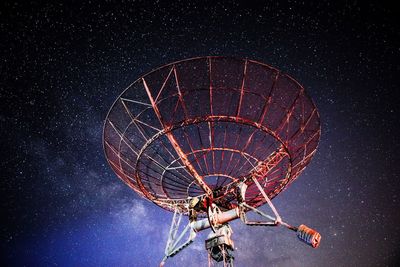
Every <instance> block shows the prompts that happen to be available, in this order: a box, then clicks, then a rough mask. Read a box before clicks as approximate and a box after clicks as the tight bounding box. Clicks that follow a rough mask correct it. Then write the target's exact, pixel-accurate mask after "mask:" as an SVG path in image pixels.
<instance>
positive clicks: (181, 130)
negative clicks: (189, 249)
mask: <svg viewBox="0 0 400 267" xmlns="http://www.w3.org/2000/svg"><path fill="white" fill-rule="evenodd" d="M320 132H321V130H320V120H319V114H318V111H317V109H316V107H315V105H314V103H313V102H312V100H311V99H310V98H309V97H308V95H307V94H306V92H305V90H304V88H303V87H302V86H301V85H300V84H299V83H298V82H297V81H295V80H294V79H293V78H291V77H290V76H288V75H287V74H283V73H281V72H280V71H278V70H277V69H275V68H273V67H271V66H268V65H266V64H263V63H260V62H256V61H253V60H248V59H236V58H229V57H199V58H192V59H187V60H182V61H178V62H174V63H171V64H167V65H164V66H162V67H160V68H158V69H156V70H153V71H151V72H149V73H147V74H146V75H144V76H142V77H140V78H139V79H138V80H136V81H135V82H134V83H133V84H131V85H130V86H129V87H128V88H127V89H126V90H125V91H123V93H122V94H121V95H120V96H119V97H118V98H117V100H116V101H115V103H114V104H113V106H112V107H111V109H110V111H109V113H108V115H107V118H106V121H105V125H104V149H105V154H106V157H107V160H108V162H109V163H110V166H111V167H112V169H113V170H114V171H115V173H116V174H117V175H118V177H119V178H120V179H122V180H123V181H124V182H125V183H126V184H127V185H129V186H130V187H131V188H132V189H133V190H135V191H136V192H137V193H138V194H139V195H141V196H142V197H144V198H147V199H148V200H150V201H152V202H154V203H155V204H157V205H159V206H160V207H162V208H164V209H166V210H169V211H173V212H174V218H173V223H172V226H171V232H170V235H169V238H168V242H167V248H166V251H165V257H164V260H163V262H164V261H165V260H166V259H167V258H169V257H172V256H174V255H175V254H176V253H177V252H179V251H180V250H181V249H183V248H184V247H186V246H187V245H188V244H190V243H191V242H192V241H193V238H194V236H195V233H196V232H198V231H200V230H203V229H207V228H212V230H213V232H212V234H210V237H209V238H208V239H207V240H206V248H207V250H208V251H209V254H210V257H211V258H212V259H213V262H219V261H221V262H224V264H225V266H229V264H233V255H231V254H232V252H233V242H231V243H230V242H229V240H230V227H229V225H228V222H229V221H231V220H234V219H237V218H241V219H242V221H244V222H245V223H246V224H248V225H254V224H256V225H259V224H261V225H284V226H286V227H288V228H289V229H292V230H294V231H296V232H297V235H298V237H299V238H300V239H301V240H303V241H305V242H306V243H308V244H310V245H312V246H313V247H316V246H318V244H319V241H320V235H319V234H318V233H317V232H315V231H314V230H312V229H310V228H308V227H306V226H304V225H301V226H300V227H293V226H290V225H288V224H287V223H284V222H283V221H282V220H281V218H280V216H279V214H278V213H277V211H276V209H275V208H274V206H273V204H272V202H271V199H273V198H274V197H275V196H276V195H278V194H279V193H280V192H282V190H284V189H285V188H286V187H287V186H288V185H289V184H290V183H291V182H293V181H294V180H295V179H296V178H297V177H298V176H299V175H300V173H301V172H302V171H303V170H304V168H305V167H306V166H307V164H308V163H309V162H310V160H311V159H312V157H313V155H314V154H315V151H316V148H317V145H318V142H319V138H320ZM265 203H267V204H268V205H269V206H270V207H271V209H272V212H273V213H274V215H275V216H269V215H267V214H265V212H262V211H260V210H259V209H258V208H259V207H260V206H262V205H263V204H265ZM249 211H253V212H256V213H257V214H259V215H260V216H262V217H265V218H267V219H268V220H269V221H266V222H250V221H248V220H247V218H246V212H249ZM182 215H189V223H188V226H187V227H186V228H185V231H188V232H190V234H189V238H188V241H186V242H184V243H183V244H179V242H180V239H182V237H183V235H184V233H182V235H181V236H180V238H177V237H176V232H177V231H178V227H179V223H180V218H181V217H182ZM177 218H179V222H178V219H177ZM203 218H204V219H203ZM221 236H223V237H224V238H225V239H224V240H225V241H224V240H222V239H221ZM227 240H228V241H227ZM230 241H231V240H230Z"/></svg>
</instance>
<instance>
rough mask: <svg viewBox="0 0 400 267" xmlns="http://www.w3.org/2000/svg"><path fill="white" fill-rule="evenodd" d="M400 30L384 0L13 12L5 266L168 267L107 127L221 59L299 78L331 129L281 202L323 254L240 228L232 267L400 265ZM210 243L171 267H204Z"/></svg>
mask: <svg viewBox="0 0 400 267" xmlns="http://www.w3.org/2000/svg"><path fill="white" fill-rule="evenodd" d="M168 2H169V3H168ZM304 2H306V3H304ZM398 18H399V10H398V9H396V8H395V6H394V5H389V4H384V3H383V2H382V1H378V2H376V3H374V4H372V3H365V1H343V2H340V3H339V2H337V1H334V2H333V1H332V3H329V2H326V1H315V2H314V3H310V2H309V1H289V2H281V1H264V2H261V1H260V3H259V4H258V5H250V3H247V4H233V3H229V2H228V1H226V2H220V3H218V4H217V3H215V4H205V3H204V2H201V1H198V2H194V1H193V2H192V1H176V2H172V1H157V2H154V3H151V2H150V1H135V2H133V3H119V4H116V3H111V2H104V3H101V4H98V2H96V1H93V2H92V3H90V2H87V3H85V4H81V3H80V1H77V2H76V3H75V4H62V3H60V2H59V3H56V2H54V1H51V2H50V1H49V3H31V4H27V3H23V2H15V3H14V2H8V1H2V2H1V4H0V33H1V35H0V36H1V37H0V53H1V57H0V60H1V65H0V73H1V79H0V85H1V86H0V90H1V91H0V97H1V106H0V110H1V113H0V131H1V147H0V148H1V149H0V151H1V161H0V165H1V180H0V183H1V185H0V195H1V218H2V219H1V247H0V251H1V257H2V262H4V264H2V265H3V266H157V264H158V263H159V262H160V260H161V259H162V257H163V252H164V247H165V243H166V238H167V232H168V229H169V224H170V220H171V217H172V214H171V213H169V212H167V211H164V210H162V209H160V208H159V207H157V206H156V205H154V204H152V203H150V202H148V201H146V200H144V199H140V198H139V197H138V195H137V194H135V193H134V192H133V191H132V190H130V189H129V188H128V186H126V185H125V184H123V183H122V182H121V181H120V180H119V179H118V178H117V177H116V175H115V174H114V173H113V172H112V170H111V168H110V167H109V166H108V164H107V162H106V159H105V156H104V153H103V147H102V127H103V121H104V119H105V117H106V114H107V111H108V109H109V108H110V107H111V105H112V103H113V101H114V100H115V99H116V97H117V96H118V95H119V93H120V92H122V90H123V89H124V88H126V87H127V86H128V85H129V84H130V83H132V82H133V81H134V80H136V78H137V77H139V76H140V75H141V74H144V73H146V72H148V71H150V70H151V69H154V68H156V67H158V66H160V65H163V64H166V63H170V62H173V61H176V60H180V59H184V58H189V57H194V56H206V55H223V56H236V57H243V58H246V57H247V58H250V59H254V60H257V61H261V62H265V63H267V64H270V65H272V66H274V67H276V68H278V69H280V70H282V71H284V72H286V73H289V74H290V75H292V76H293V77H294V78H295V79H297V80H298V81H299V82H300V83H301V84H302V85H303V86H304V87H305V88H306V90H307V92H308V93H309V95H310V96H311V97H312V98H313V100H314V101H315V103H316V106H317V107H318V109H319V112H320V116H321V123H322V136H321V141H320V144H319V148H318V151H317V154H316V155H315V157H314V158H313V160H312V161H311V164H310V165H309V166H308V167H307V169H306V170H305V171H304V172H303V174H302V175H301V176H300V177H299V178H298V179H297V180H296V181H295V182H294V183H293V184H292V185H291V187H289V188H288V189H287V190H286V191H285V192H283V193H282V194H280V195H279V196H278V197H276V198H275V199H274V203H276V206H277V208H278V210H279V211H280V213H281V216H282V217H283V219H284V220H286V221H287V222H289V223H292V224H294V225H299V224H301V223H304V224H307V225H309V226H311V227H312V228H315V229H317V230H318V231H319V232H320V233H321V234H322V243H321V246H320V248H318V249H316V250H313V249H312V248H310V247H308V246H306V245H304V244H303V243H301V242H298V240H297V238H296V237H295V235H294V234H293V233H292V232H289V231H287V230H285V229H283V228H278V229H271V228H251V227H245V226H243V225H242V224H241V223H240V221H236V222H234V223H232V227H233V229H234V235H233V239H234V241H235V242H236V245H237V248H238V249H237V251H236V266H394V265H395V264H396V263H397V262H398V261H399V257H400V191H399V190H400V183H399V179H400V177H399V173H400V164H399V160H400V157H399V152H398V151H399V149H400V145H399V144H400V142H399V135H400V127H399V125H398V124H399V115H400V112H399V103H398V102H399V101H400V94H399V92H398V90H399V85H400V83H399V80H400V79H399V74H400V72H399V63H398V62H399V60H400V57H399V55H400V50H399V49H400V42H399V40H400V27H399V19H398ZM206 234H207V233H204V234H200V235H199V236H198V239H197V241H196V242H195V243H194V244H192V245H191V246H190V247H189V248H188V249H187V250H185V251H183V252H182V253H181V254H178V255H177V256H176V257H174V258H172V259H170V260H169V262H167V265H166V266H206V263H205V262H206V252H205V250H204V243H203V242H204V241H203V240H204V237H205V235H206Z"/></svg>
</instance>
